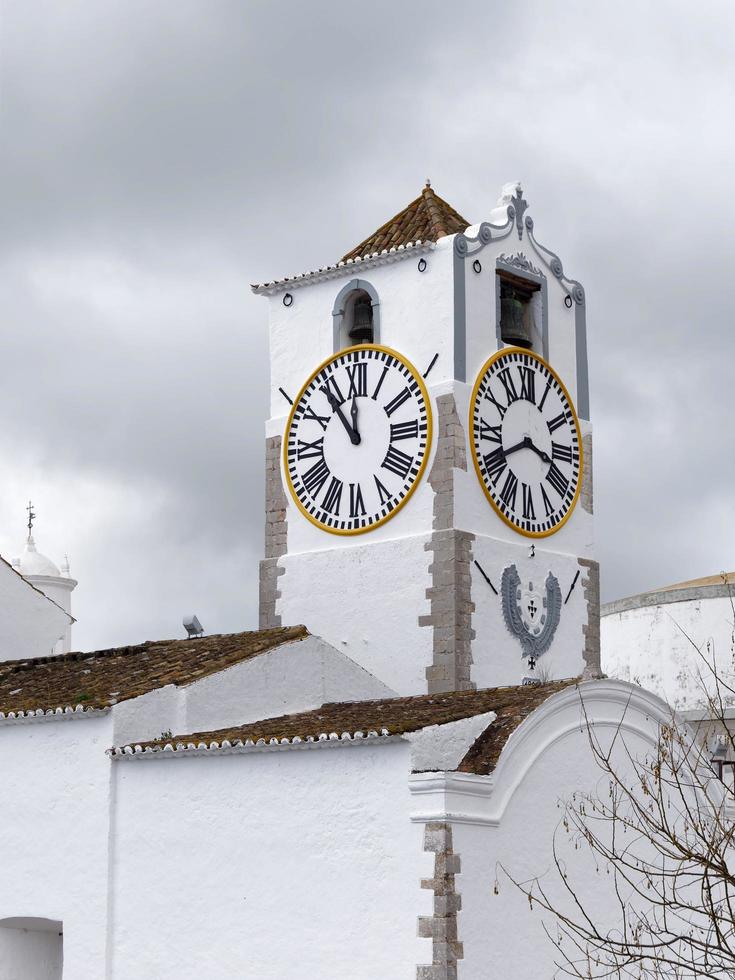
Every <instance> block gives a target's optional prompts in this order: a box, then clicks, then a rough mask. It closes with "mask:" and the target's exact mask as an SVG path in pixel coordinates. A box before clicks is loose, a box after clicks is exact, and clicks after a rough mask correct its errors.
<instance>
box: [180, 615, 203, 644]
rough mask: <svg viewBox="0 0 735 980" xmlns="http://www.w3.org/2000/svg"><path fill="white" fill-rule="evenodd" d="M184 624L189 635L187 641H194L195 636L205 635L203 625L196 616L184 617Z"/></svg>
mask: <svg viewBox="0 0 735 980" xmlns="http://www.w3.org/2000/svg"><path fill="white" fill-rule="evenodd" d="M182 622H183V624H184V629H185V630H186V633H187V637H186V638H187V640H192V639H193V638H194V637H195V636H203V635H204V630H203V628H202V624H201V623H200V622H199V620H198V619H197V617H196V616H184V618H183V620H182Z"/></svg>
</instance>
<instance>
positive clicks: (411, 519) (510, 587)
mask: <svg viewBox="0 0 735 980" xmlns="http://www.w3.org/2000/svg"><path fill="white" fill-rule="evenodd" d="M253 290H254V292H256V293H258V294H260V295H264V296H266V297H267V298H268V301H269V305H270V317H269V327H270V368H271V402H270V414H271V417H270V419H269V420H268V422H267V424H266V533H265V557H264V560H263V561H262V562H261V571H260V625H261V627H262V628H265V627H269V626H276V625H281V624H284V625H287V624H292V623H305V624H306V625H307V626H308V628H309V630H310V631H311V632H313V633H316V634H318V635H320V636H322V637H324V638H325V639H326V640H327V641H328V642H330V643H331V644H333V645H334V646H335V647H337V648H338V649H339V650H341V651H342V652H343V653H344V654H345V655H346V656H348V657H350V658H351V659H352V660H354V661H355V662H356V663H358V664H360V665H361V666H363V667H364V668H365V669H367V670H369V671H370V672H371V673H373V674H375V675H376V676H377V677H379V678H380V679H381V680H382V681H383V682H384V683H386V684H387V685H389V686H390V687H391V688H393V689H394V690H396V691H397V692H398V693H400V694H420V693H426V692H427V691H428V692H440V691H447V690H470V689H474V688H476V687H477V688H479V687H493V686H498V685H506V684H519V683H522V682H524V681H526V682H528V681H529V680H533V679H535V678H539V679H546V678H548V679H557V678H562V677H571V676H576V675H579V674H585V675H586V676H595V675H597V674H599V569H598V565H597V563H596V561H595V560H594V538H593V516H592V427H591V424H590V412H589V393H588V379H587V346H586V320H585V312H586V304H585V293H584V289H583V288H582V286H581V285H580V283H579V282H577V281H576V280H574V279H572V278H570V277H569V276H568V275H567V274H566V272H565V271H564V267H563V265H562V262H561V260H560V259H559V257H558V256H557V255H556V254H555V253H554V252H552V251H551V250H550V249H549V248H548V247H547V246H546V245H543V244H541V242H540V241H539V240H538V239H537V237H536V233H535V228H534V221H533V218H532V217H531V214H530V213H529V208H528V204H527V202H526V200H525V198H524V196H523V192H522V189H521V187H520V185H519V184H517V183H513V184H507V185H506V186H505V187H504V188H503V192H502V194H501V197H500V200H499V201H498V204H497V206H496V207H495V208H494V209H492V210H491V211H490V213H489V214H488V215H487V220H485V221H482V222H480V223H476V224H471V223H470V222H469V221H467V220H466V219H464V218H463V217H462V216H461V215H460V214H458V213H457V211H455V210H454V208H452V207H451V206H450V205H449V204H448V203H447V202H446V201H444V200H443V199H442V198H440V197H439V196H438V195H437V194H436V193H435V192H434V190H433V189H432V188H431V186H430V185H429V183H428V182H427V185H426V187H424V188H423V190H422V191H421V193H420V195H419V196H418V197H417V198H416V200H414V201H412V202H411V203H410V204H409V205H408V206H407V207H406V208H404V210H403V211H401V212H400V213H399V214H397V215H396V216H395V217H394V218H392V219H391V220H390V221H388V222H386V223H385V224H384V225H383V226H382V227H381V228H379V229H378V230H377V231H376V232H375V233H374V234H373V235H371V236H370V237H369V238H367V239H365V241H363V242H362V243H361V244H360V245H358V246H357V247H356V248H354V249H352V250H351V251H350V252H348V253H347V254H346V255H345V256H344V257H343V258H342V259H341V260H340V261H339V262H337V263H336V264H335V265H332V266H328V267H325V268H322V269H319V270H317V271H315V272H308V273H304V274H302V275H299V276H295V277H290V278H286V279H280V280H276V281H273V282H268V283H263V284H261V285H257V286H253Z"/></svg>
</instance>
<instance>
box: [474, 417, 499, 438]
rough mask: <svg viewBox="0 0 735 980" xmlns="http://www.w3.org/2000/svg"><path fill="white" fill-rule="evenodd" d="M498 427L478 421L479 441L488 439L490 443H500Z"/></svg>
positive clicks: (481, 420) (483, 420)
mask: <svg viewBox="0 0 735 980" xmlns="http://www.w3.org/2000/svg"><path fill="white" fill-rule="evenodd" d="M500 429H501V427H500V426H499V425H490V423H489V422H486V421H485V419H480V439H489V440H490V442H498V443H500V442H502V441H503V439H502V436H501V434H500Z"/></svg>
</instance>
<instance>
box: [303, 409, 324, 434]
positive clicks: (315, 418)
mask: <svg viewBox="0 0 735 980" xmlns="http://www.w3.org/2000/svg"><path fill="white" fill-rule="evenodd" d="M304 418H305V419H310V420H311V421H312V422H318V423H319V425H320V426H321V427H322V428H323V429H325V430H326V428H327V425H328V424H329V418H330V417H329V415H317V414H316V412H315V411H314V409H313V408H312V407H311V406H309V408H306V409H304Z"/></svg>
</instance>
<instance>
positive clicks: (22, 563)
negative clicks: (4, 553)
mask: <svg viewBox="0 0 735 980" xmlns="http://www.w3.org/2000/svg"><path fill="white" fill-rule="evenodd" d="M13 568H15V569H17V570H18V571H19V572H20V574H21V575H23V576H24V577H25V578H28V577H29V576H30V577H33V576H34V575H49V576H52V577H53V578H61V577H62V576H61V572H60V571H59V569H58V568H57V566H56V565H54V563H53V562H52V561H51V559H50V558H47V557H46V555H42V554H41V553H40V551H36V543H35V541H34V540H33V536H32V535H30V534H29V535H28V541H27V542H26V546H25V550H24V551H23V554H22V555H21V556H20V558H16V559H15V561H14V562H13Z"/></svg>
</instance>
